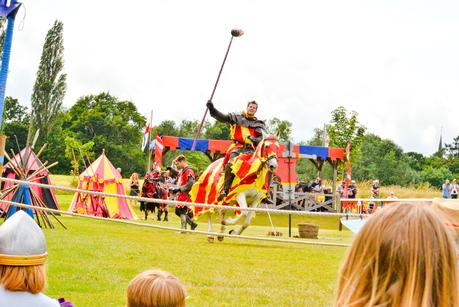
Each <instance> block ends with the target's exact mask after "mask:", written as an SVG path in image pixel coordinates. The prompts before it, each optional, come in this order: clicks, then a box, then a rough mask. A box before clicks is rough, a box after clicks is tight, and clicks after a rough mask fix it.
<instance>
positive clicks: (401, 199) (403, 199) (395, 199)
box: [340, 198, 433, 203]
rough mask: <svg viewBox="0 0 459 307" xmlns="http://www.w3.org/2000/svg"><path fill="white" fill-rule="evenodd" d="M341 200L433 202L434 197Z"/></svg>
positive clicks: (354, 200)
mask: <svg viewBox="0 0 459 307" xmlns="http://www.w3.org/2000/svg"><path fill="white" fill-rule="evenodd" d="M340 201H341V202H344V201H346V202H359V201H360V202H383V203H386V202H391V203H394V202H432V201H433V198H341V199H340Z"/></svg>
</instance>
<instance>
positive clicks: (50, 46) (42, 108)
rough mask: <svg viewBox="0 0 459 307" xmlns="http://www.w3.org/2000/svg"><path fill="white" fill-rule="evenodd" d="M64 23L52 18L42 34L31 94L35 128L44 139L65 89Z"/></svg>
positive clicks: (54, 117) (53, 121)
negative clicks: (44, 34)
mask: <svg viewBox="0 0 459 307" xmlns="http://www.w3.org/2000/svg"><path fill="white" fill-rule="evenodd" d="M63 29H64V24H63V23H62V22H61V21H59V20H56V21H55V22H54V25H53V26H52V27H51V29H49V31H48V33H47V34H46V38H45V43H44V45H43V51H42V54H41V60H40V65H39V67H38V72H37V79H36V80H35V85H34V87H33V93H32V112H33V117H34V123H35V127H36V128H38V129H40V135H41V139H42V140H46V139H47V138H48V135H49V133H50V132H51V129H52V128H53V126H54V124H55V121H56V116H57V114H58V113H59V111H60V110H61V108H62V101H63V99H64V96H65V92H66V89H67V85H66V79H67V75H66V74H65V73H63V72H62V71H63V68H64V36H63Z"/></svg>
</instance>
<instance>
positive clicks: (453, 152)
mask: <svg viewBox="0 0 459 307" xmlns="http://www.w3.org/2000/svg"><path fill="white" fill-rule="evenodd" d="M445 148H446V153H447V156H448V158H449V159H454V158H458V157H459V135H458V136H456V137H455V138H454V139H453V142H452V143H451V144H446V145H445Z"/></svg>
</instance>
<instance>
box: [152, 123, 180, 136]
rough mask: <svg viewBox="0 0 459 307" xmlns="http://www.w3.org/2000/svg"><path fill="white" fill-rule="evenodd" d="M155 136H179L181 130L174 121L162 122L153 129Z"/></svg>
mask: <svg viewBox="0 0 459 307" xmlns="http://www.w3.org/2000/svg"><path fill="white" fill-rule="evenodd" d="M152 132H153V135H156V134H158V135H160V136H161V135H170V136H179V129H178V128H177V125H176V124H175V122H174V121H173V120H165V121H162V122H161V123H160V124H159V125H158V126H154V127H152Z"/></svg>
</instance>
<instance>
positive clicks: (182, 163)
mask: <svg viewBox="0 0 459 307" xmlns="http://www.w3.org/2000/svg"><path fill="white" fill-rule="evenodd" d="M174 161H175V165H176V166H177V168H178V169H179V170H180V173H179V174H178V180H177V185H176V186H175V187H171V188H170V189H169V191H170V192H171V193H174V194H177V200H178V201H182V202H189V201H190V195H189V194H188V193H189V192H190V190H191V187H192V186H193V184H194V182H195V176H194V172H193V170H192V169H191V168H190V167H189V166H188V163H187V162H186V158H185V156H184V155H179V156H178V157H177V158H175V160H174ZM190 212H192V211H191V208H190V207H188V206H185V205H176V206H175V214H176V215H177V216H179V217H180V220H181V228H182V229H186V225H187V224H190V227H191V230H194V229H196V227H198V224H197V223H196V222H195V221H193V219H192V217H191V216H190Z"/></svg>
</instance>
